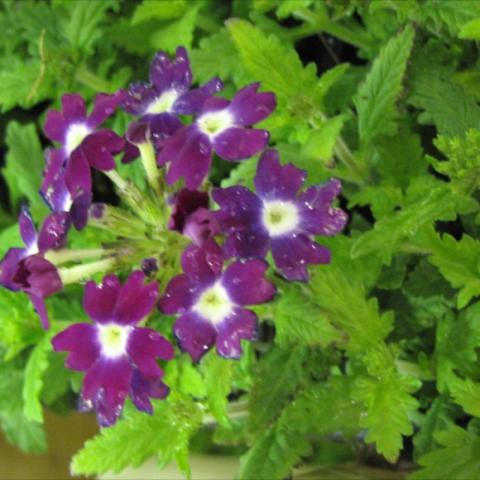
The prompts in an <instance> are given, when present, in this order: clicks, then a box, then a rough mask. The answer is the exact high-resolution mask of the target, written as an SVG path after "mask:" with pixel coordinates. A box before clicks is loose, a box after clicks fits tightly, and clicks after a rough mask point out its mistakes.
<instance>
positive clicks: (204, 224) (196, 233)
mask: <svg viewBox="0 0 480 480" xmlns="http://www.w3.org/2000/svg"><path fill="white" fill-rule="evenodd" d="M208 203H209V201H208V193H207V192H200V191H198V190H188V189H187V188H183V189H182V190H180V191H179V192H177V193H176V194H175V196H174V198H173V200H172V204H173V208H172V214H171V216H170V220H169V222H168V228H169V229H170V230H176V231H177V232H180V233H182V234H183V235H185V236H186V237H188V238H190V239H191V240H192V242H193V243H194V244H195V245H201V244H203V243H204V242H206V241H207V240H211V239H212V238H213V237H214V236H215V235H217V234H219V233H220V227H219V225H218V222H217V220H216V218H215V215H214V213H213V212H212V211H211V210H209V209H208Z"/></svg>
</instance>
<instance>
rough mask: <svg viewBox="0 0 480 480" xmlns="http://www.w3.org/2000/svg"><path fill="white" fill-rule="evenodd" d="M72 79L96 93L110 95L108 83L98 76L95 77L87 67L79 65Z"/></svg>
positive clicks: (110, 88)
mask: <svg viewBox="0 0 480 480" xmlns="http://www.w3.org/2000/svg"><path fill="white" fill-rule="evenodd" d="M74 78H75V80H76V81H77V82H79V83H82V84H83V85H85V86H87V87H90V88H91V89H92V90H95V91H96V92H107V93H110V92H111V90H112V87H111V85H110V83H108V82H107V81H106V80H104V79H103V78H100V77H99V76H98V75H95V74H94V73H93V72H91V71H90V70H89V69H88V68H87V67H85V65H81V66H80V67H78V68H77V70H76V71H75V77H74Z"/></svg>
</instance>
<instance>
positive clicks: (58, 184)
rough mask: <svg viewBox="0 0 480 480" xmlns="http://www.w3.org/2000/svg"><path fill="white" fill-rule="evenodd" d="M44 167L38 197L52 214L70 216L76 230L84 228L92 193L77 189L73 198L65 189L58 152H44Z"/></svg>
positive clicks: (63, 171)
mask: <svg viewBox="0 0 480 480" xmlns="http://www.w3.org/2000/svg"><path fill="white" fill-rule="evenodd" d="M45 160H46V167H45V170H44V173H43V182H42V185H41V187H40V195H41V196H42V197H43V199H44V200H45V202H46V204H47V205H48V206H49V208H50V209H51V210H52V211H53V212H66V213H69V214H70V218H71V220H72V223H73V225H74V226H75V228H76V229H77V230H81V229H83V228H84V227H85V225H86V224H87V220H88V209H89V207H90V204H91V202H92V192H90V191H83V190H82V189H77V191H76V192H75V194H74V195H75V196H74V195H72V193H71V192H70V190H69V189H68V188H67V183H66V169H65V167H64V165H63V163H64V162H63V159H62V155H61V152H60V151H59V150H54V149H53V148H48V149H47V150H46V152H45Z"/></svg>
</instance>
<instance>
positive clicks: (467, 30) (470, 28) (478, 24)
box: [458, 18, 480, 40]
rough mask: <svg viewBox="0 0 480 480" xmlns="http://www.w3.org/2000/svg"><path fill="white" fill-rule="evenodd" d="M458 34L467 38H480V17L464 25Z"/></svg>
mask: <svg viewBox="0 0 480 480" xmlns="http://www.w3.org/2000/svg"><path fill="white" fill-rule="evenodd" d="M458 36H459V38H464V39H467V40H480V18H475V19H474V20H470V21H469V22H467V23H465V24H464V25H462V26H461V27H460V32H459V33H458Z"/></svg>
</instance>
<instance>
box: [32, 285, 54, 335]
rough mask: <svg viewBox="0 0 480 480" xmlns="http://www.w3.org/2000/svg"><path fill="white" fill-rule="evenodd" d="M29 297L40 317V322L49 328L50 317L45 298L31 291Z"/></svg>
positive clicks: (46, 328)
mask: <svg viewBox="0 0 480 480" xmlns="http://www.w3.org/2000/svg"><path fill="white" fill-rule="evenodd" d="M28 297H29V298H30V301H31V302H32V305H33V308H34V310H35V311H36V312H37V315H38V317H39V318H40V324H41V325H42V327H43V328H44V329H45V330H48V329H49V328H50V321H49V319H48V311H47V306H46V305H45V300H44V298H43V297H40V296H38V295H34V294H31V293H30V294H29V295H28Z"/></svg>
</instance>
